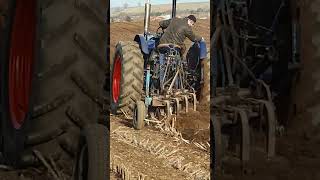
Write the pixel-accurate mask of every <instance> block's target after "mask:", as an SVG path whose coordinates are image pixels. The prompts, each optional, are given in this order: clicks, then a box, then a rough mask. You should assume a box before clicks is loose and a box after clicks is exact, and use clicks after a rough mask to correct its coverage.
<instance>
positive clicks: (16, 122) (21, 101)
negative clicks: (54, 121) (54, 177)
mask: <svg viewBox="0 0 320 180" xmlns="http://www.w3.org/2000/svg"><path fill="white" fill-rule="evenodd" d="M3 5H4V6H5V7H2V9H3V12H2V14H3V16H4V18H3V19H2V20H3V22H2V25H3V26H2V29H1V38H2V39H1V45H0V51H1V52H0V58H1V63H0V66H1V79H0V81H1V88H0V91H1V95H0V98H1V99H0V104H1V106H0V108H1V110H0V111H1V112H0V113H1V115H0V117H1V130H0V132H1V136H2V141H1V151H2V153H3V156H4V161H5V162H4V163H6V164H9V165H12V166H18V164H19V159H20V157H21V154H22V152H23V150H24V148H25V141H26V128H27V126H28V124H29V121H30V119H31V117H32V114H31V113H32V110H33V100H34V98H33V96H31V95H33V93H32V91H33V90H34V87H33V85H34V84H35V81H34V78H33V73H34V71H35V70H36V68H37V67H36V62H37V61H39V42H40V41H39V35H38V32H39V27H40V26H39V23H40V21H39V20H40V18H39V14H40V8H39V3H38V2H37V1H36V0H32V1H30V2H29V1H28V2H27V3H25V2H24V1H22V0H12V1H7V3H4V4H3ZM26 29H28V30H27V31H26Z"/></svg>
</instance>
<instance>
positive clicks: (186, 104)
mask: <svg viewBox="0 0 320 180" xmlns="http://www.w3.org/2000/svg"><path fill="white" fill-rule="evenodd" d="M183 98H184V105H185V108H186V109H185V111H186V113H188V112H189V100H188V96H187V95H183Z"/></svg>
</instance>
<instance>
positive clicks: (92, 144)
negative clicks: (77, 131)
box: [74, 124, 109, 180]
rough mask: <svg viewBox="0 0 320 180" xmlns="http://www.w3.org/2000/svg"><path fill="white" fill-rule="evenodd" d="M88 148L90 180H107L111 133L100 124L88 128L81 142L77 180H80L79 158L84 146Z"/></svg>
mask: <svg viewBox="0 0 320 180" xmlns="http://www.w3.org/2000/svg"><path fill="white" fill-rule="evenodd" d="M85 145H87V147H88V167H87V168H88V169H87V172H88V180H105V179H108V178H109V170H108V169H109V166H108V163H109V131H108V129H107V128H106V127H105V126H103V125H100V124H91V125H88V126H86V127H85V128H84V129H83V130H82V132H81V137H80V142H79V148H78V149H79V152H78V155H77V164H76V170H75V174H74V177H75V180H78V177H79V172H78V170H77V168H78V167H79V156H80V151H81V149H82V147H83V146H85Z"/></svg>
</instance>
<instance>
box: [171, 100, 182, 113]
mask: <svg viewBox="0 0 320 180" xmlns="http://www.w3.org/2000/svg"><path fill="white" fill-rule="evenodd" d="M173 99H174V100H175V107H176V115H178V114H179V111H180V110H181V105H180V100H179V98H173Z"/></svg>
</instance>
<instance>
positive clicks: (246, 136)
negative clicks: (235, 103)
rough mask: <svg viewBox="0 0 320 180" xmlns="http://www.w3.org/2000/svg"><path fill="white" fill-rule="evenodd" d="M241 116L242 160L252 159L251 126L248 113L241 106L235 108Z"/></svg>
mask: <svg viewBox="0 0 320 180" xmlns="http://www.w3.org/2000/svg"><path fill="white" fill-rule="evenodd" d="M234 110H235V111H236V113H237V114H238V115H239V117H240V122H241V151H240V153H241V155H240V157H241V160H242V161H244V162H247V161H249V159H250V128H249V119H248V116H247V113H246V112H245V111H244V110H243V109H240V108H234Z"/></svg>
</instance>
